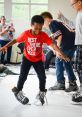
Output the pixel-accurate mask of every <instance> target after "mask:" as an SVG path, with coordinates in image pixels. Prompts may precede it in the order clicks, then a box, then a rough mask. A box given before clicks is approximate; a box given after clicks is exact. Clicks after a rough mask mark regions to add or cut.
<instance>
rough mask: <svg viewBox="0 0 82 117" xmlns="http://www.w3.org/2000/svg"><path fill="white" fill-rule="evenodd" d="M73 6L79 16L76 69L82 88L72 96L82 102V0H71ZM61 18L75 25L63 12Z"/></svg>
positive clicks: (73, 99)
mask: <svg viewBox="0 0 82 117" xmlns="http://www.w3.org/2000/svg"><path fill="white" fill-rule="evenodd" d="M70 3H71V6H72V7H73V8H74V9H75V10H76V11H77V17H76V22H75V29H76V30H75V31H76V38H75V45H76V46H77V50H76V52H77V55H76V67H77V68H76V69H77V73H78V76H79V80H80V90H79V92H77V93H75V94H74V95H73V97H72V101H74V102H76V103H79V102H81V103H82V0H70ZM59 19H62V21H63V20H64V22H65V23H67V25H68V26H72V27H74V23H73V22H71V21H68V20H67V19H66V18H64V17H63V18H62V14H60V15H59Z"/></svg>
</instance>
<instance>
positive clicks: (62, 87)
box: [49, 82, 65, 90]
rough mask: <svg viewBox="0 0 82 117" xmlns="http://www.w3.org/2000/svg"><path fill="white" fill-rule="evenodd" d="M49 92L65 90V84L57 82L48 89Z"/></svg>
mask: <svg viewBox="0 0 82 117" xmlns="http://www.w3.org/2000/svg"><path fill="white" fill-rule="evenodd" d="M49 90H65V84H64V83H59V82H57V83H56V84H55V85H54V86H53V87H50V88H49Z"/></svg>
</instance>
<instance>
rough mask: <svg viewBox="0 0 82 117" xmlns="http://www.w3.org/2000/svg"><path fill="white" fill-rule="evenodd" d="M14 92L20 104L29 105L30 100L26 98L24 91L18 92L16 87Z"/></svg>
mask: <svg viewBox="0 0 82 117" xmlns="http://www.w3.org/2000/svg"><path fill="white" fill-rule="evenodd" d="M12 92H13V93H14V95H15V97H16V99H17V100H18V101H19V102H20V103H22V104H24V105H26V104H28V102H29V99H28V98H27V97H26V96H24V93H23V92H22V91H18V89H17V88H16V87H14V88H13V89H12Z"/></svg>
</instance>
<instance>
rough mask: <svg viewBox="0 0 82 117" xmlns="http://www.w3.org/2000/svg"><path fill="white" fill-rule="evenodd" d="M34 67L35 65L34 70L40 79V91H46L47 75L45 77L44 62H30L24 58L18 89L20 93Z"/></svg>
mask: <svg viewBox="0 0 82 117" xmlns="http://www.w3.org/2000/svg"><path fill="white" fill-rule="evenodd" d="M32 65H33V67H34V69H35V71H36V73H37V75H38V78H39V88H40V91H45V84H46V75H45V70H44V66H43V62H42V61H39V62H30V61H29V60H27V58H25V57H23V61H22V65H21V71H20V76H19V80H18V84H17V88H18V90H19V91H20V90H22V88H23V85H24V83H25V81H26V79H27V76H28V73H29V70H30V68H31V66H32Z"/></svg>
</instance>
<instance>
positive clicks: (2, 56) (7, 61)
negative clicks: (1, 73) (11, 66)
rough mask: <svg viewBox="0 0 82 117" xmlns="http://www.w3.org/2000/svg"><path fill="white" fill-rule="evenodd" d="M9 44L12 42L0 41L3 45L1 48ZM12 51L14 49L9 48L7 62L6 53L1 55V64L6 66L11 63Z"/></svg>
mask: <svg viewBox="0 0 82 117" xmlns="http://www.w3.org/2000/svg"><path fill="white" fill-rule="evenodd" d="M9 42H10V41H4V40H1V41H0V45H1V47H3V46H5V45H6V44H7V43H9ZM11 51H12V47H9V48H8V49H7V59H6V61H5V55H6V53H1V63H2V64H5V62H6V63H10V58H11Z"/></svg>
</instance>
